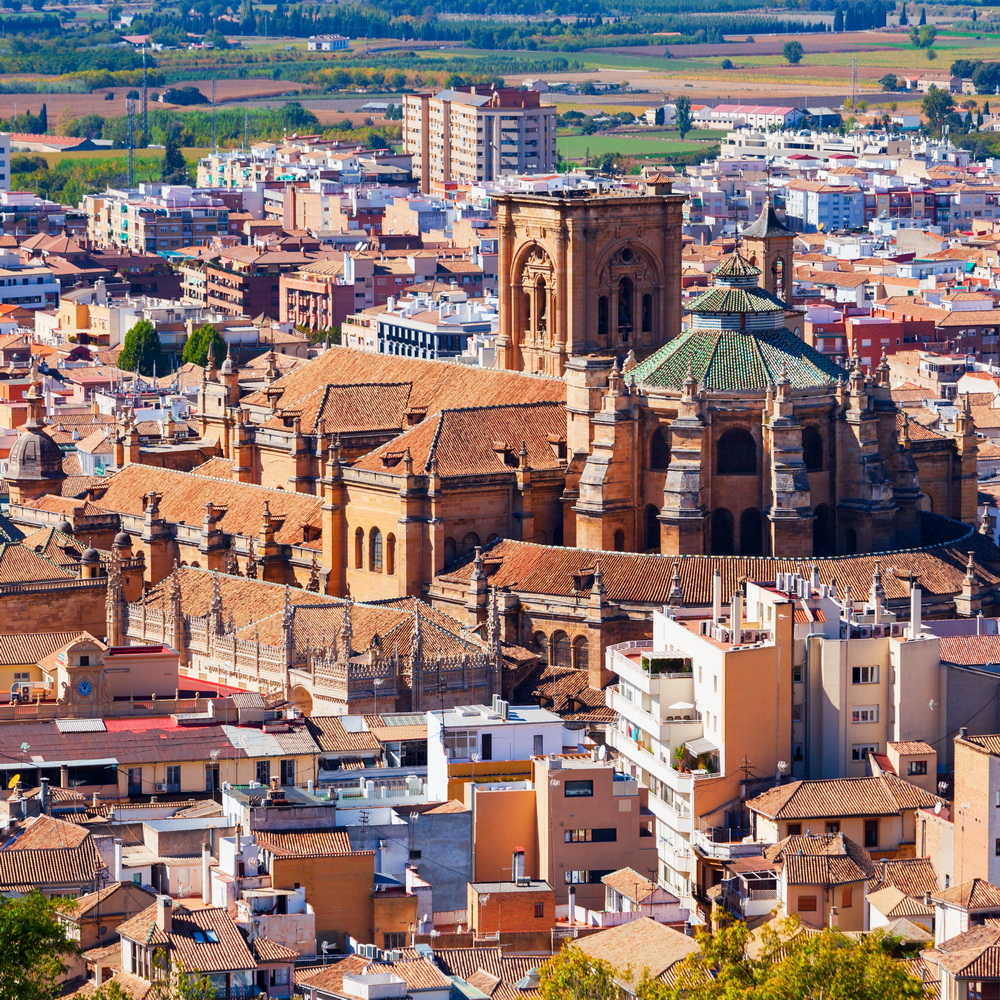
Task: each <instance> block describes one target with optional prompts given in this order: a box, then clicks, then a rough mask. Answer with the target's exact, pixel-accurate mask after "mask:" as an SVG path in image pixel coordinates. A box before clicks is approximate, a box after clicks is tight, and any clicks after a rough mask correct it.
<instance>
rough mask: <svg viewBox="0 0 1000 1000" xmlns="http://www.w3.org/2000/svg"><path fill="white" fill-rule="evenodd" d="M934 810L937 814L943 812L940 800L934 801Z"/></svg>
mask: <svg viewBox="0 0 1000 1000" xmlns="http://www.w3.org/2000/svg"><path fill="white" fill-rule="evenodd" d="M934 812H935V814H937V815H940V814H941V803H940V802H935V803H934Z"/></svg>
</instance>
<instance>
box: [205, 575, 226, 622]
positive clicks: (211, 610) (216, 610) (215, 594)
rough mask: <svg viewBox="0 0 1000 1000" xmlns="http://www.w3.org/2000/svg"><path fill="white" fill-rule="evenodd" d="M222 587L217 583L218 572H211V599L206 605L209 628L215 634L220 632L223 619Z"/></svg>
mask: <svg viewBox="0 0 1000 1000" xmlns="http://www.w3.org/2000/svg"><path fill="white" fill-rule="evenodd" d="M223 612H224V608H223V602H222V588H221V587H220V585H219V574H218V573H213V574H212V599H211V601H210V602H209V605H208V619H209V629H210V631H212V632H214V633H215V634H216V635H221V634H222V621H223V618H222V616H223Z"/></svg>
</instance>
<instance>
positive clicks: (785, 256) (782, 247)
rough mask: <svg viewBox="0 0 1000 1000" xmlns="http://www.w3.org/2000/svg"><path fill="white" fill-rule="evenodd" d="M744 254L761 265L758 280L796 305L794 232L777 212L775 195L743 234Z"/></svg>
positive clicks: (787, 302) (774, 293)
mask: <svg viewBox="0 0 1000 1000" xmlns="http://www.w3.org/2000/svg"><path fill="white" fill-rule="evenodd" d="M740 238H741V239H742V241H743V249H742V253H743V256H744V257H746V258H747V260H749V261H750V263H751V264H754V265H755V266H757V267H759V268H760V272H761V273H760V279H759V281H758V284H759V285H760V287H761V288H764V289H766V290H767V291H769V292H770V293H771V294H772V295H774V296H776V297H777V298H779V299H781V301H782V302H784V303H785V305H786V306H788V307H789V308H791V305H792V249H793V245H794V243H795V233H793V232H792V231H791V230H790V229H789V228H788V227H787V226H786V225H785V224H784V223H783V222H781V220H780V219H779V218H778V216H777V215H775V213H774V207H773V206H772V205H771V197H770V195H768V197H767V198H765V199H764V207H763V208H762V209H761V213H760V215H759V216H758V217H757V220H756V221H755V222H752V223H750V225H749V226H747V228H746V229H744V230H743V232H742V233H741V234H740Z"/></svg>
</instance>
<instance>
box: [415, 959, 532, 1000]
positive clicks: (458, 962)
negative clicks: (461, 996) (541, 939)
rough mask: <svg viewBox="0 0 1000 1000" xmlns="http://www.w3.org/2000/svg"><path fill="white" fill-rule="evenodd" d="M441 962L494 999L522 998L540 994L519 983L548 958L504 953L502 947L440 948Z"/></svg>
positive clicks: (451, 971)
mask: <svg viewBox="0 0 1000 1000" xmlns="http://www.w3.org/2000/svg"><path fill="white" fill-rule="evenodd" d="M434 957H435V959H436V960H437V963H438V966H439V967H440V968H441V969H442V970H444V972H446V973H447V974H448V975H450V976H458V977H459V978H461V979H464V980H465V981H466V982H467V983H469V984H471V985H473V986H475V987H476V989H479V990H481V991H482V992H483V993H485V994H486V995H487V996H488V997H490V998H491V1000H519V998H530V997H534V996H537V995H538V991H537V990H534V989H528V990H522V989H519V988H518V987H517V985H516V984H517V983H518V982H520V980H522V979H523V978H524V977H525V976H527V975H528V973H529V972H532V971H534V970H535V969H537V968H538V966H539V965H541V964H542V962H544V961H545V958H546V956H544V955H524V956H521V955H505V954H504V953H503V952H502V951H501V950H500V949H499V948H438V949H435V951H434Z"/></svg>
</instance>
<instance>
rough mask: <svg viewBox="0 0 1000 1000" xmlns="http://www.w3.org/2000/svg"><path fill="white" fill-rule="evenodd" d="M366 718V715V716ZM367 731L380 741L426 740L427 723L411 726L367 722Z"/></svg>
mask: <svg viewBox="0 0 1000 1000" xmlns="http://www.w3.org/2000/svg"><path fill="white" fill-rule="evenodd" d="M366 718H367V717H366ZM368 731H369V732H370V733H371V734H372V736H374V737H375V739H376V740H378V741H379V743H380V744H382V743H399V742H400V741H402V740H426V739H427V724H426V723H423V724H420V725H413V726H384V725H378V724H377V723H376V724H369V726H368Z"/></svg>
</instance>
